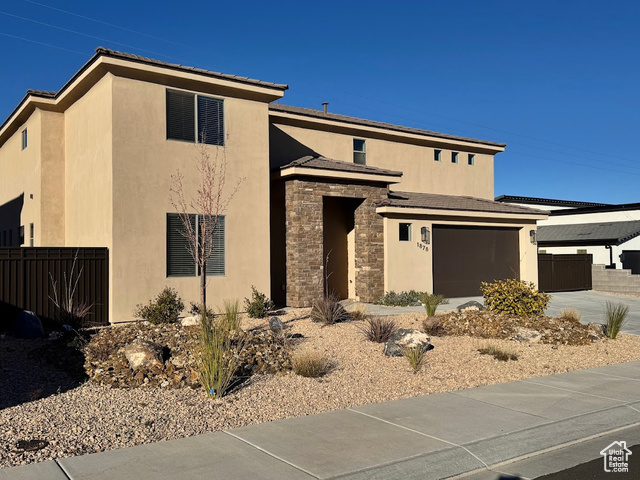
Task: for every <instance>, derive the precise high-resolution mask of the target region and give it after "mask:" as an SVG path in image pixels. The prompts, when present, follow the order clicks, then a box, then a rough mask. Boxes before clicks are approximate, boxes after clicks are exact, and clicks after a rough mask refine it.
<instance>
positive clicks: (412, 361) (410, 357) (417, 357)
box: [402, 345, 427, 373]
mask: <svg viewBox="0 0 640 480" xmlns="http://www.w3.org/2000/svg"><path fill="white" fill-rule="evenodd" d="M425 353H427V349H426V348H425V347H424V346H423V345H415V346H413V347H404V348H403V349H402V355H404V358H406V359H407V361H408V362H409V365H410V366H411V368H412V369H413V373H418V371H420V369H421V368H422V365H424V363H425V360H426V358H425V356H424V354H425Z"/></svg>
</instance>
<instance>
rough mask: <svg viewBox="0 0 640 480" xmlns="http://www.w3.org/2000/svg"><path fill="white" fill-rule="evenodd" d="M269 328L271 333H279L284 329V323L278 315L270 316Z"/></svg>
mask: <svg viewBox="0 0 640 480" xmlns="http://www.w3.org/2000/svg"><path fill="white" fill-rule="evenodd" d="M269 328H270V329H271V331H272V332H273V333H281V332H282V330H283V329H284V324H283V323H282V320H280V319H279V318H278V317H271V318H270V319H269Z"/></svg>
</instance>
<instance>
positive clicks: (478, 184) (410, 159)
mask: <svg viewBox="0 0 640 480" xmlns="http://www.w3.org/2000/svg"><path fill="white" fill-rule="evenodd" d="M274 129H277V130H274ZM287 136H288V137H290V138H287ZM271 138H272V142H273V143H274V144H272V145H271V157H272V162H273V163H274V164H275V165H282V164H284V163H288V162H290V161H292V160H295V158H291V157H292V156H294V157H295V156H303V155H305V154H308V153H311V151H312V152H315V153H317V154H320V155H322V156H325V157H327V158H331V159H334V160H342V161H346V162H353V139H354V138H360V139H364V140H366V162H367V165H371V166H374V167H380V168H386V169H390V170H399V171H401V172H403V173H404V175H403V177H402V178H401V180H400V183H398V184H394V185H392V186H391V189H392V190H399V191H408V192H428V193H439V194H446V195H468V196H472V197H479V198H486V199H490V200H493V155H489V154H486V153H477V152H473V151H471V150H466V151H465V150H460V149H458V148H451V149H446V148H444V147H440V146H438V147H434V146H430V145H428V144H426V143H425V144H424V145H416V144H412V143H403V142H401V141H399V140H396V141H391V140H383V139H378V138H371V137H367V136H363V135H360V134H355V133H354V134H353V135H347V134H341V133H336V132H328V131H323V130H317V129H312V128H302V127H299V126H292V125H283V124H278V123H274V125H273V127H272V136H271ZM292 140H294V141H292ZM295 141H297V142H298V144H296V142H295ZM300 144H301V145H300ZM304 147H306V148H304ZM435 148H437V149H439V150H442V160H441V161H439V162H436V161H434V159H433V157H434V149H435ZM452 151H457V152H459V155H458V163H457V164H453V163H451V152H452ZM468 153H475V159H474V160H475V162H474V163H475V164H474V165H468V162H467V160H468V159H467V154H468Z"/></svg>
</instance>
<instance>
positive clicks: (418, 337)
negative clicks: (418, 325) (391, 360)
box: [384, 328, 433, 357]
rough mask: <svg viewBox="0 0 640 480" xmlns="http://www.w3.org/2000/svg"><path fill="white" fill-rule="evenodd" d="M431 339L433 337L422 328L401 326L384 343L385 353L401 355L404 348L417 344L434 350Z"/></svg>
mask: <svg viewBox="0 0 640 480" xmlns="http://www.w3.org/2000/svg"><path fill="white" fill-rule="evenodd" d="M430 341H431V337H429V335H427V334H426V333H424V332H421V331H420V330H413V329H407V328H401V329H399V330H398V331H397V332H396V333H395V334H394V335H393V337H391V338H390V339H389V340H388V341H387V343H386V344H385V345H384V354H385V355H386V356H388V357H401V356H402V354H403V350H404V348H406V347H417V346H421V347H423V348H424V349H425V350H432V349H433V345H431V343H430Z"/></svg>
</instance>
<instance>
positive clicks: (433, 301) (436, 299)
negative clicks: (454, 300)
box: [420, 293, 449, 317]
mask: <svg viewBox="0 0 640 480" xmlns="http://www.w3.org/2000/svg"><path fill="white" fill-rule="evenodd" d="M420 301H421V302H422V304H423V305H424V309H425V310H426V311H427V317H433V316H434V315H435V314H436V310H437V309H438V306H439V305H446V304H447V303H449V300H447V299H446V298H445V297H444V295H436V294H435V293H423V294H422V295H420Z"/></svg>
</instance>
